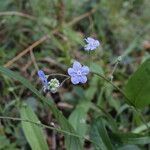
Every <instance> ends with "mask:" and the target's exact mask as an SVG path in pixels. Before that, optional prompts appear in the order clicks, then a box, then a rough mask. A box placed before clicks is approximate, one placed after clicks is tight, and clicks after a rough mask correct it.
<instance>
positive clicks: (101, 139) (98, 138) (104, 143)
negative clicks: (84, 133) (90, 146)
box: [90, 117, 114, 150]
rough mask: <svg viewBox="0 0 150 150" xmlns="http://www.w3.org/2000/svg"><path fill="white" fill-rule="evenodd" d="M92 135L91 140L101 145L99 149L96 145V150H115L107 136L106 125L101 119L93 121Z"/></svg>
mask: <svg viewBox="0 0 150 150" xmlns="http://www.w3.org/2000/svg"><path fill="white" fill-rule="evenodd" d="M90 135H91V140H93V141H94V142H95V143H97V144H98V145H99V147H97V145H94V146H95V149H96V150H113V149H114V148H113V146H112V144H111V141H110V139H109V136H108V134H107V131H106V129H105V126H104V123H103V121H102V119H101V118H100V117H99V118H97V119H96V120H94V121H93V123H92V125H91V131H90ZM100 148H101V149H100Z"/></svg>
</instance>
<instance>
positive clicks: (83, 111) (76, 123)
mask: <svg viewBox="0 0 150 150" xmlns="http://www.w3.org/2000/svg"><path fill="white" fill-rule="evenodd" d="M89 107H90V105H89V104H87V103H86V102H83V103H81V104H79V105H78V106H77V107H76V108H75V110H74V111H73V112H72V113H71V115H70V116H69V122H70V124H72V126H73V127H74V129H75V131H76V132H77V133H78V134H79V135H80V136H83V137H84V136H85V134H86V131H87V124H86V117H87V111H88V110H89ZM82 142H83V140H82Z"/></svg>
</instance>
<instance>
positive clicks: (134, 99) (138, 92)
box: [125, 59, 150, 108]
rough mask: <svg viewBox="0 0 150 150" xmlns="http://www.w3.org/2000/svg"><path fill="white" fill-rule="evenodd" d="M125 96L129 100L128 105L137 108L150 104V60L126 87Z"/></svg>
mask: <svg viewBox="0 0 150 150" xmlns="http://www.w3.org/2000/svg"><path fill="white" fill-rule="evenodd" d="M125 94H126V96H127V97H128V99H129V100H128V103H129V104H131V105H133V106H135V107H137V108H143V107H145V106H148V105H149V104H150V59H148V60H146V61H145V62H144V63H143V64H142V65H141V66H140V67H139V69H138V70H137V71H136V72H135V73H134V74H133V75H132V76H131V77H130V79H129V80H128V82H127V84H126V86H125Z"/></svg>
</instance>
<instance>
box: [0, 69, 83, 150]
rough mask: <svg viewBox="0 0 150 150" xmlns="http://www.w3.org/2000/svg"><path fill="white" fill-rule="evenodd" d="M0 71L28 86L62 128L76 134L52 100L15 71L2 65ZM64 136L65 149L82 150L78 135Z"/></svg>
mask: <svg viewBox="0 0 150 150" xmlns="http://www.w3.org/2000/svg"><path fill="white" fill-rule="evenodd" d="M0 72H1V73H3V74H4V75H6V76H8V77H10V78H13V79H15V80H17V81H19V82H20V83H22V84H23V85H24V86H25V87H26V88H28V89H29V90H30V91H31V92H33V93H34V94H35V95H36V96H37V97H38V98H39V99H40V100H41V102H43V103H45V104H47V106H48V107H49V109H50V110H51V111H52V113H53V114H54V116H55V118H56V120H57V121H58V123H59V125H60V127H61V129H62V130H65V131H67V132H70V133H73V134H76V132H75V131H74V129H73V127H72V126H71V125H70V123H69V122H68V120H67V119H66V118H65V117H64V116H63V114H62V112H60V111H59V110H58V109H57V107H56V106H55V105H54V103H53V101H52V100H51V99H48V98H45V97H44V96H43V95H41V94H40V93H39V91H38V90H37V89H35V87H34V86H33V85H32V84H31V83H30V82H29V81H28V80H26V79H25V78H23V77H21V76H20V75H19V74H17V73H15V72H13V71H11V70H9V69H7V68H4V67H0ZM64 136H65V145H66V149H68V150H82V149H83V148H82V144H81V142H80V139H79V138H78V137H75V136H71V135H68V134H65V135H64Z"/></svg>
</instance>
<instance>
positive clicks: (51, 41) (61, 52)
mask: <svg viewBox="0 0 150 150" xmlns="http://www.w3.org/2000/svg"><path fill="white" fill-rule="evenodd" d="M149 10H150V2H149V0H111V1H109V0H42V1H41V0H0V65H2V66H3V65H5V66H7V67H9V68H11V69H12V70H14V71H16V72H19V73H20V74H21V75H22V76H24V77H26V78H27V79H28V80H30V82H31V83H33V84H34V85H35V86H36V87H37V88H38V89H39V90H40V89H41V85H40V81H39V80H38V77H37V66H38V68H40V69H42V70H43V71H45V73H46V74H51V73H58V72H59V73H63V74H66V70H67V68H68V67H69V66H70V65H71V63H72V61H73V60H79V61H81V62H82V63H84V64H88V63H89V56H88V55H87V54H86V53H85V52H84V50H83V46H84V38H86V37H89V36H91V37H95V38H96V39H98V40H100V42H101V48H100V49H98V50H97V51H96V52H94V53H93V54H92V60H93V62H94V63H96V64H97V65H99V66H101V68H100V70H101V71H102V72H104V74H105V75H106V77H108V76H109V74H110V72H111V70H112V68H113V65H114V61H115V59H116V58H117V57H118V56H120V55H124V56H125V57H124V59H123V61H122V62H121V63H120V65H119V67H118V69H117V70H116V72H115V74H114V83H115V84H116V85H118V86H119V87H121V88H123V87H124V84H125V83H126V80H127V79H128V77H129V75H130V74H132V73H133V72H134V71H135V70H136V69H137V67H138V66H139V64H140V63H141V62H143V60H145V58H147V57H149V50H150V34H149V31H150V22H149V20H150V11H149ZM40 40H41V41H40ZM34 42H36V43H37V45H36V46H34V44H33V43H34ZM29 46H31V47H29ZM26 48H28V50H27V51H28V52H27V53H25V54H23V55H22V57H19V58H18V59H17V60H16V61H15V62H10V63H8V61H10V60H12V59H13V58H14V57H16V56H17V55H18V54H22V52H24V51H26ZM93 65H95V64H93ZM46 96H48V97H51V98H53V100H54V101H55V103H56V105H57V106H58V108H59V109H60V110H62V112H63V114H64V115H65V116H66V117H67V118H68V117H69V120H70V122H71V123H72V124H73V125H75V124H77V123H78V118H75V117H76V111H75V110H76V109H77V108H80V107H81V108H82V107H83V109H82V110H84V113H82V111H80V110H79V111H77V114H78V115H79V114H80V113H81V114H80V115H79V116H82V117H84V118H87V119H86V120H87V123H85V124H84V125H83V126H82V127H80V126H75V128H77V129H80V128H81V129H82V130H81V131H82V132H83V135H86V132H88V128H89V127H90V123H91V122H92V121H91V118H94V117H97V116H99V115H101V114H99V113H98V112H96V111H95V110H94V111H93V106H92V105H89V103H86V104H87V105H83V104H82V102H85V101H88V102H91V101H92V102H93V104H95V105H97V106H100V107H102V108H103V109H104V110H106V112H108V113H110V115H111V116H112V117H113V118H114V119H115V120H116V123H117V126H118V128H119V131H122V132H124V133H126V132H129V131H135V129H136V128H137V127H138V126H140V125H142V124H143V123H142V122H141V120H140V118H139V116H137V114H135V113H134V111H132V110H131V109H130V107H129V106H128V105H127V104H126V103H125V100H124V98H123V97H122V95H121V94H120V93H119V92H117V91H115V90H114V89H113V88H112V87H111V86H110V85H109V84H106V83H104V81H102V80H101V79H99V78H98V77H96V76H91V77H89V82H88V83H87V84H85V85H82V86H72V85H71V84H70V82H66V83H65V84H64V86H63V87H62V88H61V89H60V90H59V92H58V93H57V94H50V93H48V94H47V95H46ZM23 101H25V102H26V103H27V104H28V105H30V106H31V107H32V108H33V110H34V111H35V112H36V114H37V115H38V117H39V118H40V120H41V122H43V123H45V124H50V122H54V123H55V118H53V116H52V114H51V113H50V112H49V110H48V109H47V108H45V107H44V106H43V105H41V104H40V103H39V102H38V101H37V100H36V97H34V96H33V94H32V93H31V92H30V91H28V90H27V89H26V88H24V87H23V86H22V85H20V84H19V83H18V82H16V81H13V80H11V79H9V78H7V77H6V76H3V75H1V74H0V114H1V116H12V117H18V116H19V109H20V103H21V102H23ZM79 106H80V107H79ZM89 107H90V109H89ZM73 112H74V113H73ZM149 113H150V112H149V109H148V108H145V109H144V110H143V114H144V117H145V120H146V121H150V118H149V115H148V114H149ZM106 123H107V121H106ZM56 124H57V123H56ZM108 124H109V121H108ZM81 131H80V132H81ZM136 132H141V131H140V130H138V131H137V130H136ZM45 135H46V137H47V141H48V144H49V147H51V148H53V149H63V146H64V144H63V141H64V140H63V136H62V135H61V134H60V133H59V134H58V133H56V132H55V131H49V130H45ZM54 141H55V142H54ZM114 142H115V141H114ZM124 144H125V145H128V143H124ZM129 144H130V143H129ZM137 144H138V143H137ZM132 146H133V145H132ZM91 147H92V146H91V144H90V143H88V142H86V143H85V149H90V148H91ZM134 148H135V149H137V150H138V149H145V150H146V149H148V145H144V144H143V145H138V146H135V145H134ZM0 149H2V150H3V149H4V150H7V149H8V150H13V149H30V147H29V145H28V143H27V141H26V139H25V136H24V134H23V132H22V129H21V123H19V122H14V121H10V120H3V121H0Z"/></svg>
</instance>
